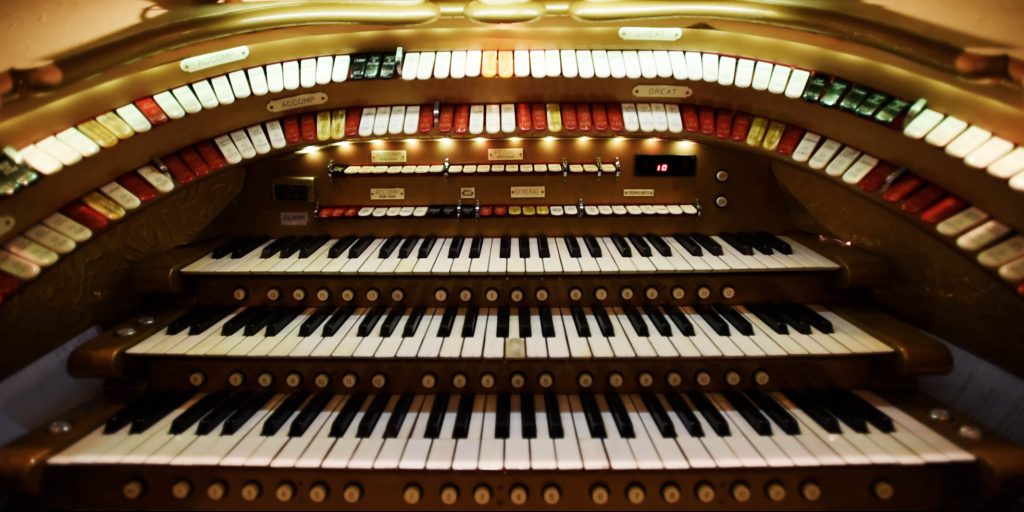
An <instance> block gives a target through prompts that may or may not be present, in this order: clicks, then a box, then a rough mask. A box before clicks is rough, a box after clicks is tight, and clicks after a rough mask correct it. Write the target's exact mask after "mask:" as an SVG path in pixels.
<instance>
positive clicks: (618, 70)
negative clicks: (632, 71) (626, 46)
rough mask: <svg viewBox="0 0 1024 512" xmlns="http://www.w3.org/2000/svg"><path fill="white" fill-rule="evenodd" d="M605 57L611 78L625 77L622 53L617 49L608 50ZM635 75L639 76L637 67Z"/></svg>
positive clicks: (624, 62) (624, 63)
mask: <svg viewBox="0 0 1024 512" xmlns="http://www.w3.org/2000/svg"><path fill="white" fill-rule="evenodd" d="M607 57H608V67H609V69H610V70H611V76H612V78H626V75H627V72H626V61H625V57H624V56H623V53H622V52H621V51H619V50H608V52H607ZM637 77H638V78H639V69H638V70H637Z"/></svg>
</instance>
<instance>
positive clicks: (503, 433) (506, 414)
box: [494, 393, 512, 439]
mask: <svg viewBox="0 0 1024 512" xmlns="http://www.w3.org/2000/svg"><path fill="white" fill-rule="evenodd" d="M495 412H496V414H495V416H494V438H495V439H508V438H509V428H510V425H511V423H512V397H510V396H509V395H508V394H507V393H498V404H497V411H495Z"/></svg>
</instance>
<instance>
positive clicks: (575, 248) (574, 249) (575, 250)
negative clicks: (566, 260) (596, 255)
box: [562, 236, 583, 258]
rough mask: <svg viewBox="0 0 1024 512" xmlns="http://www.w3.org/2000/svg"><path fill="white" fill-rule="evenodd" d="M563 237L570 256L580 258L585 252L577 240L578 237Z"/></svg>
mask: <svg viewBox="0 0 1024 512" xmlns="http://www.w3.org/2000/svg"><path fill="white" fill-rule="evenodd" d="M562 239H563V240H565V249H566V250H567V251H569V257H570V258H580V257H582V256H583V253H581V252H580V243H579V242H578V241H576V237H573V236H563V237H562Z"/></svg>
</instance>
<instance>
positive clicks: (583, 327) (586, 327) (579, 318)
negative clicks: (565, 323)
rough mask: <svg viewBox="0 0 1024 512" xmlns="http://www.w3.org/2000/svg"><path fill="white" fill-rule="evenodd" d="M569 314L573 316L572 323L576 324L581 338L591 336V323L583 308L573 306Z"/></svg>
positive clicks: (577, 332)
mask: <svg viewBox="0 0 1024 512" xmlns="http://www.w3.org/2000/svg"><path fill="white" fill-rule="evenodd" d="M569 314H570V315H571V316H572V323H573V324H574V325H575V326H576V334H577V335H578V336H580V337H581V338H589V337H590V324H588V323H587V315H586V313H584V312H583V308H581V307H579V306H571V307H570V308H569Z"/></svg>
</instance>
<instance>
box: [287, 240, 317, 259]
mask: <svg viewBox="0 0 1024 512" xmlns="http://www.w3.org/2000/svg"><path fill="white" fill-rule="evenodd" d="M311 238H312V237H309V236H303V237H299V238H296V239H295V241H294V242H292V243H290V244H288V246H287V247H284V248H283V249H281V258H291V257H292V256H294V255H295V254H296V253H298V252H299V250H300V249H302V248H303V247H305V245H306V244H307V243H309V241H310V239H311Z"/></svg>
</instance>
